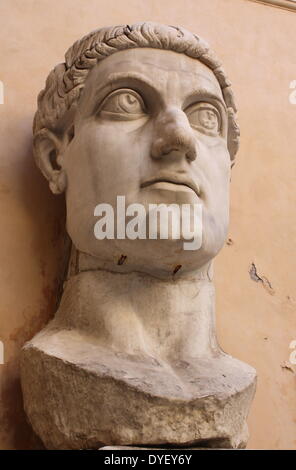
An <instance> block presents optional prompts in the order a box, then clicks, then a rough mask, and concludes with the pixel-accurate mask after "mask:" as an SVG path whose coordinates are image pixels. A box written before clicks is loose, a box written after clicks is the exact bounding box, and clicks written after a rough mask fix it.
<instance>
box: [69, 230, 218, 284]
mask: <svg viewBox="0 0 296 470" xmlns="http://www.w3.org/2000/svg"><path fill="white" fill-rule="evenodd" d="M194 243H195V240H193V241H188V240H175V239H172V238H171V239H167V240H100V241H97V243H96V244H92V245H91V246H90V245H87V246H86V245H83V244H82V245H81V244H79V243H77V242H74V246H75V247H76V248H77V249H78V250H79V251H80V252H82V253H83V254H84V255H86V258H87V259H88V262H89V263H90V268H91V269H93V268H97V269H105V270H107V271H113V272H134V271H137V272H142V273H147V274H151V275H154V276H157V277H168V276H169V277H170V276H172V275H177V273H178V276H180V275H182V274H185V273H190V272H196V271H198V270H201V269H203V268H204V267H205V266H206V265H207V264H208V263H209V262H210V261H211V260H212V259H213V258H214V257H215V256H216V255H217V253H218V252H219V251H220V249H221V247H222V246H223V243H224V239H223V240H215V241H213V240H212V241H210V240H207V239H205V240H204V241H203V242H202V245H201V246H200V247H198V248H197V249H194V247H195V246H194ZM184 245H185V247H186V248H187V249H184ZM86 270H87V266H86Z"/></svg>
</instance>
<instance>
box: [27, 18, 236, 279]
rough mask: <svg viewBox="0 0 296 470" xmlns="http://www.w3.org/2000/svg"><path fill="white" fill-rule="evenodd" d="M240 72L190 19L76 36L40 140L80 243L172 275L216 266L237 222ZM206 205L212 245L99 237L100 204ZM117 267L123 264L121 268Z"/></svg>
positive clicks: (111, 261) (40, 121) (41, 111)
mask: <svg viewBox="0 0 296 470" xmlns="http://www.w3.org/2000/svg"><path fill="white" fill-rule="evenodd" d="M235 115H236V107H235V104H234V99H233V94H232V90H231V86H230V82H229V81H228V79H227V78H226V76H225V73H224V71H223V69H222V68H221V65H220V62H218V61H217V59H216V58H215V56H214V55H213V54H212V52H211V51H210V50H209V47H208V45H207V44H206V43H205V42H204V41H203V40H201V39H200V38H199V37H198V36H196V35H195V34H192V33H190V32H188V31H186V30H184V29H182V28H180V27H173V26H165V25H159V24H156V23H140V24H135V25H132V26H129V25H126V26H115V27H110V28H102V29H99V30H97V31H94V32H92V33H90V34H89V35H88V36H86V37H84V38H82V39H81V40H79V41H77V42H76V43H75V44H74V45H73V46H72V47H71V48H70V49H69V50H68V52H67V53H66V57H65V63H62V64H59V65H57V66H56V67H55V68H54V70H53V71H52V72H51V73H50V75H49V76H48V79H47V82H46V86H45V89H44V90H43V91H42V92H41V93H40V95H39V98H38V111H37V113H36V116H35V120H34V150H35V157H36V161H37V164H38V166H39V167H40V169H41V171H42V173H43V175H44V176H45V177H46V178H47V180H48V181H49V185H50V188H51V190H52V191H53V192H54V193H61V192H63V191H65V193H66V204H67V230H68V233H69V235H70V237H71V239H72V241H73V243H74V245H75V247H76V248H77V249H78V250H80V251H81V252H84V253H86V254H88V255H91V256H93V257H96V258H99V259H101V260H102V261H103V262H104V263H105V266H108V267H109V268H110V269H111V270H112V269H113V268H114V269H117V260H118V258H120V256H121V255H124V256H125V257H126V260H127V261H126V263H125V265H126V269H131V270H133V269H137V270H140V271H143V272H151V271H152V272H157V271H158V272H162V273H171V272H172V269H173V267H174V266H176V265H179V266H181V265H182V267H183V270H184V271H185V272H186V271H191V270H194V269H198V268H201V267H202V266H204V265H206V264H207V262H209V261H210V260H211V259H212V258H213V257H214V256H215V255H216V254H217V253H218V251H219V250H220V248H221V247H222V245H223V243H224V241H225V237H226V234H227V228H228V217H229V216H228V212H229V180H230V170H231V166H232V164H233V162H234V157H235V154H236V151H237V148H238V137H239V130H238V126H237V123H236V117H235ZM119 195H120V196H124V197H125V204H126V206H130V205H132V204H142V205H143V206H144V207H147V206H148V205H149V204H161V203H164V204H177V205H181V204H190V205H193V204H201V206H202V244H201V247H200V248H199V249H198V250H196V251H186V250H184V249H183V248H182V240H176V239H173V238H172V237H171V238H170V239H169V240H159V239H157V240H149V239H145V240H143V239H135V240H132V241H131V240H130V239H127V238H124V237H115V238H114V239H105V240H101V241H98V240H97V239H96V238H95V236H94V223H95V219H94V208H95V207H96V206H97V204H99V203H106V204H110V205H111V206H112V207H114V208H115V217H116V202H117V196H119ZM112 266H113V268H112Z"/></svg>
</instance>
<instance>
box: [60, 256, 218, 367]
mask: <svg viewBox="0 0 296 470" xmlns="http://www.w3.org/2000/svg"><path fill="white" fill-rule="evenodd" d="M76 268H77V266H76ZM84 268H85V263H84ZM77 271H78V273H77V274H76V275H73V276H71V277H70V278H69V280H68V281H67V283H66V288H65V292H64V294H63V298H62V302H61V305H60V308H59V311H58V312H57V316H56V320H55V323H57V322H58V324H59V326H63V325H64V326H65V327H67V328H69V327H70V328H75V329H78V330H80V331H84V332H86V333H89V334H91V335H92V336H93V337H95V338H96V340H97V341H99V342H100V344H101V345H102V346H104V347H108V349H113V350H115V351H119V352H121V353H127V354H138V355H150V356H153V357H157V358H163V359H165V358H167V359H168V358H173V356H174V357H178V358H184V359H185V358H186V357H200V356H203V355H207V356H208V355H209V354H212V353H213V354H214V353H217V351H218V346H217V343H216V337H215V325H214V322H215V320H214V286H213V283H212V280H211V279H210V276H209V266H205V267H204V269H202V270H200V271H197V272H195V273H194V274H191V275H188V276H187V277H179V278H177V277H176V276H172V277H171V278H170V279H167V280H163V279H161V280H160V279H157V278H154V277H152V276H150V275H147V274H143V273H137V272H131V273H124V274H122V273H118V272H110V271H105V270H102V269H88V270H85V271H81V270H80V269H79V266H78V269H77Z"/></svg>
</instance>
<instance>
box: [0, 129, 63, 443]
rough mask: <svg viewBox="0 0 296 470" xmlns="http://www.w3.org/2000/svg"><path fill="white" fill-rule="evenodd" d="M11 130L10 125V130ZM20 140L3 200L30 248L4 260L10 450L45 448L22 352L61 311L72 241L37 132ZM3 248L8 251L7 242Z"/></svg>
mask: <svg viewBox="0 0 296 470" xmlns="http://www.w3.org/2000/svg"><path fill="white" fill-rule="evenodd" d="M23 122H24V121H23V120H22V124H20V127H17V125H16V123H15V122H14V123H13V125H14V132H15V129H21V128H22V127H23ZM9 132H10V130H9V129H7V134H9ZM10 135H13V134H10ZM4 138H5V136H4ZM7 139H8V135H7ZM19 140H21V145H20V146H19V147H20V148H22V149H23V150H21V154H20V156H19V158H16V157H18V155H13V158H14V159H16V160H17V166H18V167H17V171H15V169H14V171H13V182H12V183H10V184H7V182H6V187H7V186H8V188H7V190H6V194H5V195H1V198H2V196H5V197H7V201H8V202H7V204H8V203H9V204H10V205H9V206H6V201H5V202H4V207H5V209H6V207H10V208H12V209H11V210H10V209H9V210H8V213H6V214H5V218H6V219H5V224H6V226H7V227H8V228H7V230H13V231H12V232H11V234H9V236H8V239H9V238H10V240H9V242H8V243H12V246H14V243H15V246H16V247H17V248H18V249H19V246H21V247H23V246H26V249H25V251H26V250H27V252H26V253H24V254H22V256H21V262H19V264H18V252H17V251H16V252H9V249H11V248H10V247H8V248H7V250H8V251H7V253H8V255H7V254H6V258H5V259H8V260H9V265H8V266H7V267H5V266H4V270H6V269H7V270H8V275H7V276H6V277H5V278H4V280H5V282H4V285H3V286H2V289H3V292H4V293H5V294H6V292H8V297H9V298H8V304H10V305H11V306H12V307H11V311H9V314H8V313H7V312H6V311H5V306H4V308H2V306H1V303H2V302H1V300H0V308H1V324H2V327H3V326H4V329H3V331H5V332H6V337H4V338H3V337H2V332H1V331H0V333H1V340H2V341H3V343H4V345H5V364H4V365H1V366H0V385H1V395H0V423H1V426H0V437H1V441H2V442H1V445H3V441H4V443H5V444H4V445H5V448H6V449H7V448H10V449H42V448H43V445H42V443H41V442H40V440H39V438H37V436H35V434H34V433H33V431H32V429H31V427H30V425H29V424H28V423H27V420H26V416H25V413H24V410H23V402H22V392H21V386H20V379H19V353H20V349H21V348H22V346H23V345H24V343H25V342H26V341H28V340H30V339H31V338H32V337H33V336H34V335H35V334H36V333H37V332H38V331H39V330H40V329H41V328H43V327H44V325H45V324H46V323H47V322H48V321H49V320H50V319H51V318H52V317H53V314H54V312H55V311H56V309H57V306H58V303H59V300H60V295H61V290H62V285H63V280H64V276H65V271H66V267H67V263H68V254H69V249H70V241H69V238H68V236H67V234H66V231H65V204H64V198H63V197H55V196H53V195H52V194H51V193H50V190H49V188H48V184H47V182H46V180H45V179H44V178H43V177H42V175H41V174H40V172H39V170H38V169H37V167H36V165H35V162H34V159H33V156H32V134H31V133H30V134H29V133H27V131H26V134H25V136H24V138H23V139H22V138H19ZM8 153H9V150H8ZM8 157H9V155H7V156H6V158H8ZM13 163H14V162H13ZM8 180H9V178H8ZM10 198H11V200H9V199H10ZM16 201H17V204H15V203H16ZM1 202H2V201H1ZM20 215H21V217H20ZM23 215H24V217H23ZM7 222H8V223H7ZM23 222H24V224H23ZM15 227H17V228H18V230H17V231H16V230H15ZM28 230H29V233H28ZM10 235H11V237H10ZM23 239H25V242H24V241H23ZM11 240H12V242H11ZM26 241H28V243H27V244H26ZM24 243H25V244H24ZM2 249H4V250H6V248H5V247H4V246H2ZM7 264H8V263H7ZM6 279H7V285H6ZM15 299H18V301H17V302H16V301H15ZM20 305H21V307H20ZM8 310H9V309H8ZM2 312H4V313H2ZM2 322H3V323H2ZM0 326H1V325H0ZM2 436H3V437H2Z"/></svg>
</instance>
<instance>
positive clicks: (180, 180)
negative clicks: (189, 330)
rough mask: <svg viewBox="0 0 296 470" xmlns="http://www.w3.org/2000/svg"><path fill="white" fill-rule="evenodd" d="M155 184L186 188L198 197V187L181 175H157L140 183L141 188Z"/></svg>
mask: <svg viewBox="0 0 296 470" xmlns="http://www.w3.org/2000/svg"><path fill="white" fill-rule="evenodd" d="M155 183H172V184H177V185H182V186H187V187H188V188H190V189H192V191H194V192H195V194H197V196H200V187H199V186H198V184H196V183H195V182H194V181H193V180H192V179H191V178H188V177H186V176H185V177H184V176H182V175H178V174H173V173H159V174H158V175H157V176H155V177H152V178H148V179H146V180H144V181H142V182H141V185H140V186H141V188H146V187H147V186H151V185H152V184H155Z"/></svg>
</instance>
